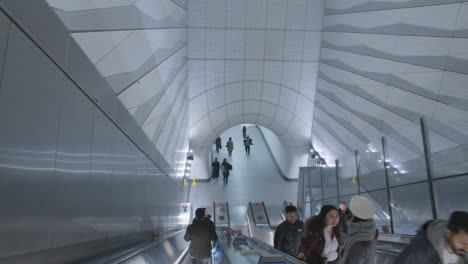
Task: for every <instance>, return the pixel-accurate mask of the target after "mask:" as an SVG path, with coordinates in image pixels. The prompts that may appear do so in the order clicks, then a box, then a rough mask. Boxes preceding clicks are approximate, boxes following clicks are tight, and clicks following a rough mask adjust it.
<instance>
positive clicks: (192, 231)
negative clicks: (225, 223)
mask: <svg viewBox="0 0 468 264" xmlns="http://www.w3.org/2000/svg"><path fill="white" fill-rule="evenodd" d="M184 239H185V241H190V246H189V253H190V260H191V262H192V264H208V263H209V261H210V256H211V241H216V240H218V236H217V235H216V231H215V229H214V226H213V225H212V224H211V223H210V222H208V221H206V220H205V208H198V209H197V210H196V211H195V219H194V220H193V223H192V224H191V225H189V226H188V227H187V231H186V232H185V236H184Z"/></svg>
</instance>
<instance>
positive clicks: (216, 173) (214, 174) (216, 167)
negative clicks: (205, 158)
mask: <svg viewBox="0 0 468 264" xmlns="http://www.w3.org/2000/svg"><path fill="white" fill-rule="evenodd" d="M211 168H212V169H211V170H212V171H211V177H212V178H213V180H217V179H218V178H219V168H220V164H219V161H218V158H215V160H214V161H213V163H212V164H211Z"/></svg>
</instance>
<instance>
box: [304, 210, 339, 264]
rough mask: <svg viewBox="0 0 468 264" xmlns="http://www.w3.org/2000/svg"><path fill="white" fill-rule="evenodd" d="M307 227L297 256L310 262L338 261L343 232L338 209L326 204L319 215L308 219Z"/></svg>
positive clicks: (311, 263)
mask: <svg viewBox="0 0 468 264" xmlns="http://www.w3.org/2000/svg"><path fill="white" fill-rule="evenodd" d="M305 229H306V234H307V236H306V237H305V238H304V240H303V241H302V244H301V246H300V248H299V251H298V254H297V258H298V259H300V260H302V261H305V262H306V263H308V264H322V263H325V261H326V263H328V264H335V263H337V261H338V250H339V245H340V244H341V232H342V227H341V224H340V216H339V215H338V209H336V207H335V206H333V205H324V206H323V207H322V209H321V210H320V213H319V214H318V215H316V216H312V217H311V218H309V219H307V221H306V224H305Z"/></svg>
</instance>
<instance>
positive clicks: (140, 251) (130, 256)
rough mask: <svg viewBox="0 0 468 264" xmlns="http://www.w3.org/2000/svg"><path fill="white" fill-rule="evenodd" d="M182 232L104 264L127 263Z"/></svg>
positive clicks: (180, 231)
mask: <svg viewBox="0 0 468 264" xmlns="http://www.w3.org/2000/svg"><path fill="white" fill-rule="evenodd" d="M182 232H184V230H179V231H177V232H176V233H173V234H170V235H167V236H165V237H164V238H162V239H161V240H159V241H155V242H153V243H151V244H149V245H146V246H142V247H140V248H138V249H135V250H133V251H131V252H129V253H127V254H125V255H123V256H119V257H116V258H114V259H112V260H110V261H108V262H106V264H119V263H122V262H124V261H127V260H129V259H131V258H133V257H136V256H138V255H141V254H143V253H146V252H148V251H150V250H152V249H154V248H156V247H158V246H160V245H161V244H162V243H164V242H166V241H167V240H169V239H170V238H172V237H175V236H178V235H180V234H181V233H182ZM91 263H92V262H91Z"/></svg>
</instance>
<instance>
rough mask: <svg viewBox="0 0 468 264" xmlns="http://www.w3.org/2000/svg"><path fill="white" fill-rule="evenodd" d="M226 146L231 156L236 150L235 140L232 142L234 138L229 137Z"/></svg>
mask: <svg viewBox="0 0 468 264" xmlns="http://www.w3.org/2000/svg"><path fill="white" fill-rule="evenodd" d="M226 148H227V151H228V152H229V157H231V156H232V151H233V150H234V142H232V138H229V140H228V142H227V143H226Z"/></svg>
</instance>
